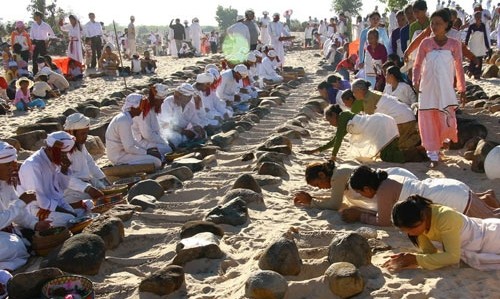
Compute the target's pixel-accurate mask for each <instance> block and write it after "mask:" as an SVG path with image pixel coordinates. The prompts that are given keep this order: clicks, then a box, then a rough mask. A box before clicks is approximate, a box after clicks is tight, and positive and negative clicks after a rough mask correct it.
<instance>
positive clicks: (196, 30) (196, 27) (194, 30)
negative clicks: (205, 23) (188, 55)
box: [189, 22, 203, 55]
mask: <svg viewBox="0 0 500 299" xmlns="http://www.w3.org/2000/svg"><path fill="white" fill-rule="evenodd" d="M202 33H203V32H202V30H201V26H200V24H198V23H196V22H194V23H193V24H191V25H190V26H189V34H190V35H191V39H192V41H191V42H192V43H193V47H194V48H195V49H196V53H197V54H198V55H200V54H201V35H202Z"/></svg>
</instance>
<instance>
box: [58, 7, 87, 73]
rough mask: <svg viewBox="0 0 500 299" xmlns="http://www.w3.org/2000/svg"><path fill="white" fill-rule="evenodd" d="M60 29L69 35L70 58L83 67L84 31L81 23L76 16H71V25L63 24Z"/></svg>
mask: <svg viewBox="0 0 500 299" xmlns="http://www.w3.org/2000/svg"><path fill="white" fill-rule="evenodd" d="M62 21H63V20H61V23H62ZM60 28H61V30H62V31H65V32H67V33H68V52H67V55H68V57H69V58H71V59H73V60H75V61H78V62H79V63H80V64H82V65H83V43H82V31H83V29H82V26H81V25H80V21H79V20H78V19H77V18H76V17H75V16H74V15H70V16H69V24H61V26H60Z"/></svg>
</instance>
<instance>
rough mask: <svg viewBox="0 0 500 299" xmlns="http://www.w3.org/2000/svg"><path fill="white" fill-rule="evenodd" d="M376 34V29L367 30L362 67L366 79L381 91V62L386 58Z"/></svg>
mask: <svg viewBox="0 0 500 299" xmlns="http://www.w3.org/2000/svg"><path fill="white" fill-rule="evenodd" d="M378 35H379V33H378V30H377V29H375V28H373V29H370V30H369V31H368V46H367V47H366V51H365V64H364V69H365V76H366V80H367V81H368V82H370V83H371V85H372V86H374V89H375V90H378V91H382V90H383V89H384V88H383V84H384V82H383V80H382V79H383V74H382V64H383V63H385V61H386V60H387V50H386V49H385V46H384V45H383V44H381V43H379V42H378V39H379V36H378Z"/></svg>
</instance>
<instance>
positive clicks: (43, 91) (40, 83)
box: [31, 75, 59, 99]
mask: <svg viewBox="0 0 500 299" xmlns="http://www.w3.org/2000/svg"><path fill="white" fill-rule="evenodd" d="M48 80H49V77H48V76H47V75H39V76H37V78H36V82H35V84H34V85H33V89H32V91H31V94H32V95H33V96H35V97H37V98H40V99H49V98H56V97H58V96H59V95H58V94H57V93H56V92H55V91H54V90H53V89H52V87H50V85H49V84H48V83H47V81H48Z"/></svg>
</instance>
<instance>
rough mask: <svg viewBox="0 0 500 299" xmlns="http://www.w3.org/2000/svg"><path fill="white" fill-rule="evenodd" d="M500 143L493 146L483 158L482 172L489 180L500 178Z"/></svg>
mask: <svg viewBox="0 0 500 299" xmlns="http://www.w3.org/2000/svg"><path fill="white" fill-rule="evenodd" d="M499 165H500V145H497V146H495V147H494V148H493V149H492V150H491V151H490V152H489V153H488V155H487V156H486V159H485V160H484V172H485V173H486V177H488V179H490V180H494V179H500V167H498V166H499Z"/></svg>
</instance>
